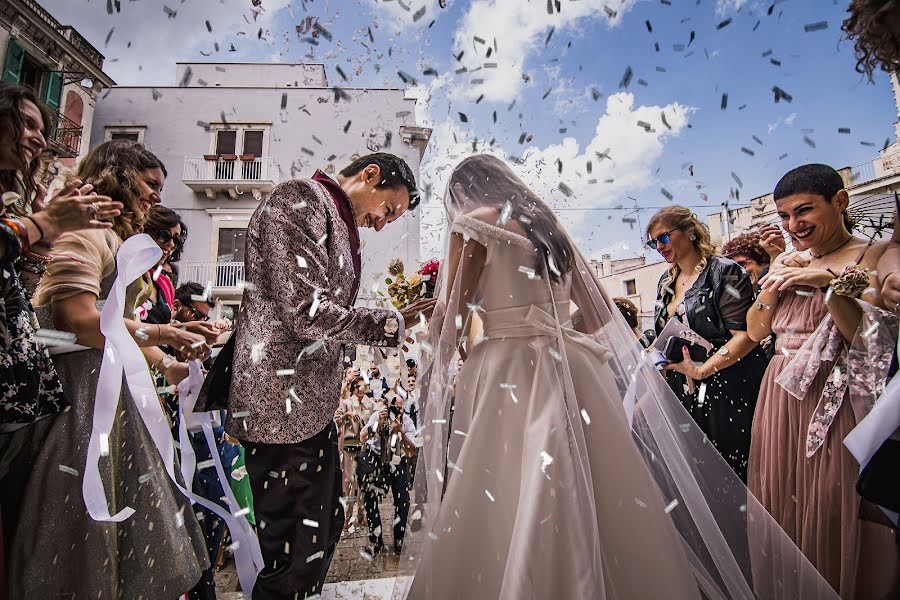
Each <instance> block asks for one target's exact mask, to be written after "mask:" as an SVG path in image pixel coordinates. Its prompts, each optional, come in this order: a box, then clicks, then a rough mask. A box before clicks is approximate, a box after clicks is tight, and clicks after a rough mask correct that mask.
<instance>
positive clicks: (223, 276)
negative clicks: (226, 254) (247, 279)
mask: <svg viewBox="0 0 900 600" xmlns="http://www.w3.org/2000/svg"><path fill="white" fill-rule="evenodd" d="M179 267H180V268H181V270H180V271H179V273H178V283H179V285H180V284H182V283H187V282H189V281H192V282H194V283H199V284H200V285H202V286H204V287H206V286H207V285H210V284H211V285H212V290H213V292H214V293H216V294H219V295H223V294H225V295H227V294H235V295H237V294H240V293H241V290H242V289H243V288H242V287H241V284H242V283H243V281H244V263H242V262H219V263H210V262H185V263H181V264H180V265H179Z"/></svg>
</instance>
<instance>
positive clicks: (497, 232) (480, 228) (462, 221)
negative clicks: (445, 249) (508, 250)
mask: <svg viewBox="0 0 900 600" xmlns="http://www.w3.org/2000/svg"><path fill="white" fill-rule="evenodd" d="M450 232H451V233H462V234H468V235H471V236H472V237H473V238H475V239H476V240H477V241H478V242H480V243H482V244H484V245H487V242H488V240H487V239H485V238H492V239H493V240H495V241H498V242H505V243H508V244H513V245H516V246H521V247H522V248H525V249H526V250H533V249H534V245H533V244H532V243H531V240H529V239H528V238H527V237H524V236H521V235H519V234H518V233H513V232H512V231H509V230H507V229H503V228H502V227H497V226H496V225H491V224H489V223H485V222H484V221H479V220H478V219H475V218H473V217H470V216H468V215H459V216H458V217H456V220H455V221H453V225H452V226H451V227H450Z"/></svg>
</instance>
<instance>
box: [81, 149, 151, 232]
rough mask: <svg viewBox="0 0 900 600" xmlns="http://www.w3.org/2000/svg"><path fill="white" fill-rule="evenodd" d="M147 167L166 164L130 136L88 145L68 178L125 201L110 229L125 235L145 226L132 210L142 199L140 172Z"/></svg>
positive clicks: (114, 198) (139, 230)
mask: <svg viewBox="0 0 900 600" xmlns="http://www.w3.org/2000/svg"><path fill="white" fill-rule="evenodd" d="M147 169H161V170H162V172H163V174H166V168H165V166H163V163H162V161H161V160H159V159H158V158H156V155H155V154H153V153H152V152H150V151H149V150H147V149H146V148H145V147H144V146H143V145H142V144H139V143H138V142H132V141H131V140H113V141H110V142H104V143H102V144H100V145H99V146H97V147H96V148H93V149H91V151H90V152H88V154H87V156H85V157H84V159H83V160H82V161H81V162H80V163H79V164H78V171H77V172H76V173H75V175H73V176H70V179H80V180H82V181H84V182H85V183H90V184H92V185H93V186H94V191H95V192H97V193H98V194H100V195H103V196H109V197H110V198H112V199H113V200H117V201H119V202H121V203H122V204H124V205H125V206H124V208H122V211H121V214H120V215H119V216H118V217H116V218H115V219H113V231H114V232H115V233H116V235H118V236H119V237H120V238H122V239H123V240H124V239H127V238H129V237H131V236H133V235H135V234H137V233H141V232H142V231H143V228H144V220H145V219H146V216H145V217H144V218H143V219H141V218H138V214H137V211H136V210H135V209H136V208H137V206H138V203H139V202H140V200H141V196H142V195H143V193H142V192H141V173H142V172H143V171H146V170H147Z"/></svg>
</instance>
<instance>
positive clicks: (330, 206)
mask: <svg viewBox="0 0 900 600" xmlns="http://www.w3.org/2000/svg"><path fill="white" fill-rule="evenodd" d="M353 226H354V227H355V225H353ZM350 233H351V232H350V231H349V229H348V226H347V224H345V222H344V220H343V219H342V218H341V216H340V213H339V212H338V209H337V207H336V206H335V202H334V201H333V200H332V196H331V195H330V193H329V192H328V190H327V189H326V188H325V187H324V186H323V185H321V184H320V183H318V182H317V181H313V180H312V179H303V180H294V181H288V182H285V183H282V184H280V185H278V186H277V187H276V188H275V189H274V190H272V193H271V194H269V196H268V197H267V198H266V199H265V200H264V201H263V202H262V203H261V204H260V205H259V207H258V208H257V209H256V212H255V213H254V214H253V217H252V218H251V219H250V225H249V227H248V229H247V247H246V253H245V256H246V263H245V278H246V283H245V289H244V297H243V303H242V304H241V309H240V315H239V317H238V319H237V331H236V332H235V334H234V335H235V336H237V337H236V340H235V346H234V361H233V363H232V379H231V387H230V393H229V399H228V406H229V409H230V411H231V413H230V416H229V420H228V423H227V424H226V428H225V429H226V431H227V432H228V433H229V434H231V435H233V436H234V437H236V438H238V439H240V440H245V441H250V442H257V443H266V444H291V443H297V442H301V441H303V440H305V439H308V438H310V437H312V436H314V435H316V434H317V433H319V432H320V431H322V429H323V428H324V427H325V426H326V425H327V424H328V422H329V421H331V420H332V419H333V418H334V411H335V409H336V408H337V406H338V400H339V397H340V387H341V381H342V379H343V367H342V364H343V363H342V360H341V359H342V355H343V346H344V344H362V345H368V346H389V347H396V346H397V345H398V336H399V335H402V332H401V331H400V328H401V327H400V323H399V320H398V314H397V313H395V312H393V311H389V310H381V309H372V308H354V307H352V304H353V302H354V300H355V298H356V291H357V290H356V287H357V285H356V284H357V282H358V275H357V274H356V273H355V271H354V266H353V265H354V261H353V254H352V250H351V244H350ZM354 233H355V232H354Z"/></svg>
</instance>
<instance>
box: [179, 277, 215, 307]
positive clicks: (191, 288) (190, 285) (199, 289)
mask: <svg viewBox="0 0 900 600" xmlns="http://www.w3.org/2000/svg"><path fill="white" fill-rule="evenodd" d="M203 292H204V288H203V286H202V285H200V284H199V283H195V282H193V281H188V282H187V283H183V284H181V285H179V286H178V289H177V290H175V299H176V300H178V301H179V302H181V303H182V304H187V305H188V306H193V305H194V304H193V303H194V302H205V303H207V304H209V305H210V306H212V304H213V303H212V302H210V301H209V299H208V298H207V299H206V300H195V299H194V298H193V296H202V295H203Z"/></svg>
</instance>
